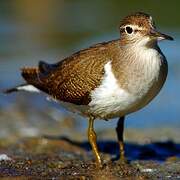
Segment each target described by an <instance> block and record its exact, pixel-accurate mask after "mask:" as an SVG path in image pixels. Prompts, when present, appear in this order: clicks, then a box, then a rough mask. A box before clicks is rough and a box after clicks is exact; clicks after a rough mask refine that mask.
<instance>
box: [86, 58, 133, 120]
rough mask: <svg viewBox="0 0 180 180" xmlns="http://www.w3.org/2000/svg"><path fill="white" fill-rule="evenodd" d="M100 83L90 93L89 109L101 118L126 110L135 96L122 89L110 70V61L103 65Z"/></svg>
mask: <svg viewBox="0 0 180 180" xmlns="http://www.w3.org/2000/svg"><path fill="white" fill-rule="evenodd" d="M104 69H105V75H104V78H103V80H102V84H101V85H100V86H99V87H98V88H96V89H95V90H94V91H93V92H92V93H91V98H92V101H91V102H90V103H89V106H90V111H91V112H92V113H93V114H95V115H97V116H99V117H101V118H103V117H104V118H106V117H107V118H111V117H112V118H113V117H115V116H118V115H120V113H121V112H124V111H126V109H128V108H129V107H130V106H131V104H133V103H134V102H135V100H136V98H135V97H134V96H133V95H131V94H129V93H128V92H126V91H125V90H124V89H122V88H121V87H120V86H119V84H118V83H117V80H116V78H115V76H114V74H113V72H112V69H111V62H110V61H109V62H108V63H107V64H106V65H105V66H104Z"/></svg>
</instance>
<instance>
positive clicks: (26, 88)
mask: <svg viewBox="0 0 180 180" xmlns="http://www.w3.org/2000/svg"><path fill="white" fill-rule="evenodd" d="M17 91H29V92H40V90H38V89H37V88H36V87H34V86H33V85H30V84H21V85H19V86H16V87H13V88H10V89H6V90H4V91H3V93H4V94H10V93H13V92H17Z"/></svg>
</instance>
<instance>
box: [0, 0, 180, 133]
mask: <svg viewBox="0 0 180 180" xmlns="http://www.w3.org/2000/svg"><path fill="white" fill-rule="evenodd" d="M136 11H143V12H146V13H149V14H151V15H152V17H153V19H154V21H155V23H156V26H157V28H158V29H159V30H160V31H162V32H164V33H167V34H169V35H171V36H173V37H174V39H175V41H173V42H168V41H166V42H165V41H164V42H163V43H160V47H161V48H162V51H163V52H164V54H165V55H166V57H167V59H168V62H169V76H168V79H167V82H166V85H165V86H164V88H163V90H162V91H161V93H160V95H159V96H158V97H157V98H156V99H155V100H154V101H153V102H152V103H151V104H150V105H149V106H148V107H146V108H145V109H143V110H141V111H139V112H137V113H135V114H134V115H131V116H129V118H128V121H127V126H128V127H135V128H145V127H146V128H148V127H172V128H174V127H178V128H180V123H179V121H180V101H179V99H180V95H179V92H180V54H179V50H180V1H178V0H172V1H160V0H159V1H157V0H151V1H144V0H139V1H130V0H128V1H118V0H111V1H108V0H97V1H90V0H64V1H63V0H0V75H1V76H0V88H1V89H3V88H5V87H11V86H13V85H15V84H17V83H21V82H22V81H23V80H22V78H21V76H20V73H19V69H20V67H22V66H28V65H31V66H35V65H37V64H38V61H39V60H45V61H47V62H50V63H51V62H56V61H59V60H61V59H63V58H64V57H66V56H69V55H70V54H72V53H74V52H76V51H78V50H79V49H82V48H87V47H88V46H90V45H92V44H95V43H98V42H101V41H108V40H111V39H115V38H119V31H118V26H119V24H120V20H121V19H122V18H123V17H124V16H126V15H128V14H129V13H132V12H136ZM51 105H52V103H49V102H46V101H45V98H44V97H42V96H40V95H29V94H26V93H22V94H15V95H10V96H3V95H0V122H1V129H2V130H1V131H0V136H3V135H4V136H6V135H7V134H8V133H12V132H13V131H17V132H18V131H19V129H23V128H26V129H25V132H29V133H30V134H33V133H36V132H39V129H40V128H42V127H46V128H47V129H46V130H47V131H48V130H49V128H50V129H51V130H52V131H53V130H54V128H55V127H56V128H57V127H58V126H56V125H57V124H56V123H59V121H61V119H63V118H65V117H67V116H68V117H69V115H67V113H66V112H65V111H64V110H63V109H61V108H60V107H59V108H60V111H58V110H57V109H53V108H52V106H51ZM53 106H57V105H54V104H53ZM57 107H58V106H57ZM70 116H71V117H72V115H70ZM73 118H75V119H79V117H76V116H75V117H74V116H73ZM81 119H82V118H81ZM53 120H54V121H53ZM68 122H69V121H68ZM78 122H79V121H78ZM53 123H54V124H53ZM115 123H116V122H115V121H112V122H108V123H107V124H106V122H105V123H103V122H98V123H97V127H98V128H99V129H101V128H102V127H103V128H104V127H113V126H114V124H115ZM85 125H86V121H83V120H82V121H80V122H79V124H78V127H84V126H85ZM35 127H36V128H37V129H35ZM28 128H29V129H28ZM14 129H15V130H14ZM28 130H29V131H28ZM31 130H32V131H31ZM51 130H50V131H51ZM23 132H24V131H23ZM3 133H4V134H3Z"/></svg>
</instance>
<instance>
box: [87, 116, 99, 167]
mask: <svg viewBox="0 0 180 180" xmlns="http://www.w3.org/2000/svg"><path fill="white" fill-rule="evenodd" d="M93 125H94V118H93V117H90V118H89V127H88V139H89V142H90V144H91V147H92V150H93V153H94V155H95V157H96V162H97V165H98V166H100V167H102V162H101V158H100V155H99V151H98V147H97V144H96V133H95V131H94V127H93Z"/></svg>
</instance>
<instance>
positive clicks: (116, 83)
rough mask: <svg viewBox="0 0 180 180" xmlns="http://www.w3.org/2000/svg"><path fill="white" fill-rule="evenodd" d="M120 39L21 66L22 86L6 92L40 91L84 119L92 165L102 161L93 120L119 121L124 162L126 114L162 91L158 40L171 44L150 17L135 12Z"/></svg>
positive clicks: (126, 20)
mask: <svg viewBox="0 0 180 180" xmlns="http://www.w3.org/2000/svg"><path fill="white" fill-rule="evenodd" d="M119 33H120V37H119V38H118V39H115V40H111V41H108V42H102V43H98V44H95V45H92V46H90V47H89V48H86V49H82V50H80V51H78V52H76V53H74V54H72V55H70V56H69V57H67V58H64V59H63V60H61V61H58V62H57V63H54V64H49V63H46V62H44V61H40V62H39V64H38V66H37V67H24V68H22V69H21V75H22V77H23V78H24V80H25V83H23V84H21V85H18V86H16V87H13V88H10V89H7V90H5V93H11V92H15V91H30V92H43V93H45V94H46V95H47V96H48V97H50V98H51V99H52V100H54V101H56V102H57V103H59V104H60V105H62V106H64V107H65V108H67V109H68V110H69V111H72V112H76V113H79V114H80V115H82V116H84V117H86V118H87V119H88V130H87V134H88V140H89V143H90V145H91V147H92V150H93V153H94V155H95V160H96V164H97V166H99V167H102V165H103V161H102V158H101V157H100V153H99V149H98V146H97V135H96V132H95V130H94V122H95V120H97V119H102V120H111V119H114V118H118V122H117V127H116V133H117V139H118V144H119V153H120V156H119V157H120V158H119V160H120V161H121V162H123V161H125V159H126V158H125V150H124V136H123V134H124V121H125V116H127V115H129V114H131V113H133V112H136V111H138V110H140V109H141V108H143V107H144V106H146V105H147V104H149V103H150V102H151V101H152V99H154V97H155V96H156V95H157V94H158V93H159V92H160V90H161V88H162V86H163V85H164V83H165V81H166V77H167V73H168V63H167V60H166V57H165V56H164V54H163V53H162V51H161V49H160V47H159V46H158V41H161V40H173V38H172V37H171V36H169V35H166V34H163V33H161V32H159V31H157V29H156V26H155V23H154V21H153V19H152V17H151V16H150V15H149V14H147V13H144V12H135V13H132V14H130V15H128V16H126V17H125V18H124V19H122V21H121V22H120V26H119Z"/></svg>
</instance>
